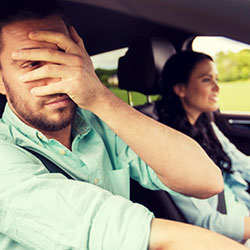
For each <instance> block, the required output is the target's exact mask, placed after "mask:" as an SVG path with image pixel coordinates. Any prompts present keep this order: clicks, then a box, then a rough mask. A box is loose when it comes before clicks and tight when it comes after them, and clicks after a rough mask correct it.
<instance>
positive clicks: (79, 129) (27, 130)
mask: <svg viewBox="0 0 250 250" xmlns="http://www.w3.org/2000/svg"><path fill="white" fill-rule="evenodd" d="M2 121H3V122H4V123H5V124H8V125H11V126H13V127H15V129H16V130H18V131H19V132H20V133H21V134H23V135H24V136H26V137H29V138H30V139H31V140H33V141H35V142H38V141H41V140H43V141H49V140H48V139H47V138H46V136H45V135H43V134H42V133H41V132H40V131H38V130H37V129H35V128H32V127H30V126H28V125H26V124H25V123H24V122H23V121H21V120H20V118H19V117H18V116H17V115H16V114H15V113H14V112H13V111H12V110H11V108H10V106H9V104H8V103H7V104H6V106H5V109H4V112H3V116H2ZM90 130H91V126H90V124H89V123H88V121H87V119H86V118H85V117H84V114H83V112H81V109H80V108H78V109H77V112H76V116H75V120H74V123H73V126H72V136H73V138H75V137H76V136H78V135H81V136H85V135H87V134H88V133H89V131H90Z"/></svg>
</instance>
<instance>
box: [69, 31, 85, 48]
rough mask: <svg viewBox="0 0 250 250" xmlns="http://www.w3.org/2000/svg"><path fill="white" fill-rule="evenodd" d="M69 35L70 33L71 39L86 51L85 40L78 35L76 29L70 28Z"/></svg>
mask: <svg viewBox="0 0 250 250" xmlns="http://www.w3.org/2000/svg"><path fill="white" fill-rule="evenodd" d="M69 33H70V36H71V38H72V39H73V41H74V42H75V43H76V44H77V45H78V46H79V47H81V48H82V49H84V50H85V46H84V43H83V40H82V38H81V37H80V36H79V35H78V33H77V31H76V29H75V28H74V26H70V27H69Z"/></svg>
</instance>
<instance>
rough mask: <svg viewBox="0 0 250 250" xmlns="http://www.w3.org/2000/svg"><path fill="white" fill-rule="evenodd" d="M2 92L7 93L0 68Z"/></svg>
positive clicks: (0, 91) (0, 88)
mask: <svg viewBox="0 0 250 250" xmlns="http://www.w3.org/2000/svg"><path fill="white" fill-rule="evenodd" d="M0 94H2V95H6V88H5V86H4V83H3V76H2V72H1V70H0Z"/></svg>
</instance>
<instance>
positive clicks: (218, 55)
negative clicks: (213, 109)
mask: <svg viewBox="0 0 250 250" xmlns="http://www.w3.org/2000/svg"><path fill="white" fill-rule="evenodd" d="M192 48H193V50H194V51H199V52H204V53H206V54H209V55H210V56H212V57H213V59H214V61H215V63H216V66H217V69H218V72H219V86H220V93H219V101H218V102H219V107H220V110H221V111H222V112H243V113H245V112H247V113H248V112H250V98H249V92H250V45H248V44H244V43H240V42H237V41H234V40H231V39H227V38H224V37H196V38H195V39H194V41H193V43H192Z"/></svg>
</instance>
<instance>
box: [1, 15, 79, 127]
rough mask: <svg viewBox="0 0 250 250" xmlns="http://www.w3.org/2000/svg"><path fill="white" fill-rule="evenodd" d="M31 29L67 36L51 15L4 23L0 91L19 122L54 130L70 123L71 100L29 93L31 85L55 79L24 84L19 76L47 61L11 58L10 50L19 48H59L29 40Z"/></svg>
mask: <svg viewBox="0 0 250 250" xmlns="http://www.w3.org/2000/svg"><path fill="white" fill-rule="evenodd" d="M35 30H47V31H55V32H60V33H64V34H67V35H69V34H68V30H67V27H66V26H65V24H64V22H63V21H62V20H61V19H60V18H59V17H55V16H51V17H48V18H44V19H41V20H36V19H32V20H26V21H19V22H15V23H11V24H8V25H6V26H4V27H3V29H2V50H1V55H0V63H1V69H0V77H1V80H2V87H1V86H0V90H1V93H2V94H5V95H6V97H7V100H8V102H9V105H10V107H11V109H12V110H13V112H14V113H15V114H16V115H17V116H18V117H19V118H20V119H21V120H22V121H23V122H25V123H26V124H28V125H29V126H31V127H34V128H36V129H38V130H41V131H58V130H60V129H62V128H65V127H67V126H68V125H70V124H71V122H72V120H73V118H74V114H75V110H76V105H75V103H74V102H72V101H71V99H69V98H68V96H67V95H64V94H58V95H50V96H44V97H37V96H34V95H32V94H31V93H30V90H31V89H32V88H33V87H37V86H43V85H47V84H49V83H50V82H51V81H57V80H58V79H51V78H46V79H41V80H37V81H32V82H28V83H27V82H26V83H25V82H23V81H22V79H21V78H20V77H21V76H22V75H24V74H25V73H27V72H29V71H32V70H35V69H37V68H39V67H42V66H44V65H45V64H49V62H37V61H35V62H34V61H17V60H14V59H13V58H12V53H13V52H15V51H18V50H21V49H38V48H48V49H56V50H58V49H59V48H58V47H57V46H56V45H55V44H51V43H47V42H38V41H32V40H30V39H29V38H28V33H29V32H30V31H35Z"/></svg>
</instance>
